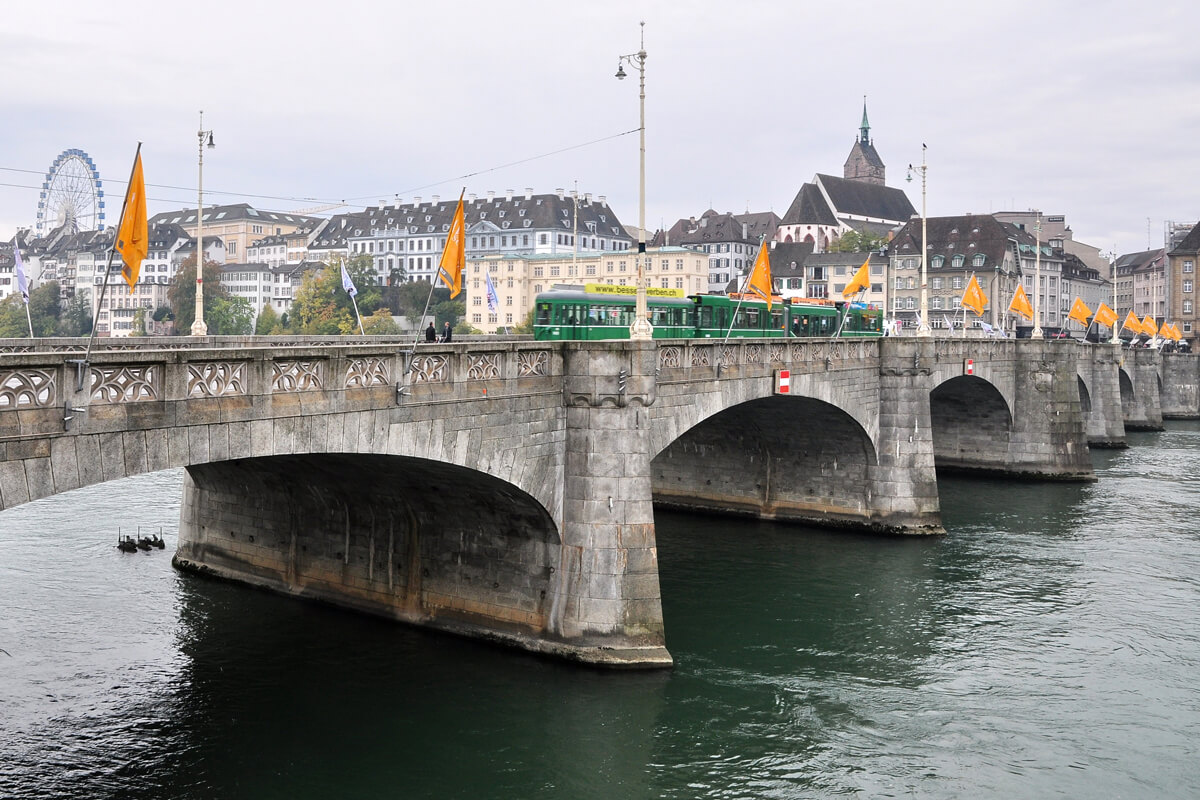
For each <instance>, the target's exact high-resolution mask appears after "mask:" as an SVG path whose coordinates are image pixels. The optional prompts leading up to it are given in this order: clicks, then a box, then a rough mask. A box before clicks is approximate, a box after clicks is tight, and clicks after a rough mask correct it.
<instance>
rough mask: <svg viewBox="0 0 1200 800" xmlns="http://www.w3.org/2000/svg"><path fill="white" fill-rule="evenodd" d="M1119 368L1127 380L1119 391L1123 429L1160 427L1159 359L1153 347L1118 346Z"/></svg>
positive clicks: (1156, 429)
mask: <svg viewBox="0 0 1200 800" xmlns="http://www.w3.org/2000/svg"><path fill="white" fill-rule="evenodd" d="M1121 352H1122V354H1123V355H1124V365H1123V369H1124V370H1125V374H1126V375H1127V376H1128V377H1129V384H1128V385H1127V386H1125V387H1124V390H1123V391H1122V392H1121V405H1122V411H1123V413H1124V415H1125V429H1126V430H1130V431H1161V430H1162V429H1163V422H1162V421H1163V415H1162V406H1161V404H1160V400H1159V374H1158V370H1159V359H1160V358H1161V356H1160V355H1159V354H1158V351H1156V350H1149V349H1146V348H1131V349H1128V350H1122V351H1121Z"/></svg>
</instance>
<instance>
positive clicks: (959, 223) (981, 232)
mask: <svg viewBox="0 0 1200 800" xmlns="http://www.w3.org/2000/svg"><path fill="white" fill-rule="evenodd" d="M1024 237H1025V234H1024V232H1023V231H1021V230H1020V229H1019V228H1017V227H1016V226H1015V225H1010V224H1008V223H1002V222H999V221H998V220H997V219H996V218H995V217H993V216H992V215H990V214H966V215H963V216H958V217H929V218H928V219H927V220H926V239H927V241H928V243H929V257H930V258H931V259H932V258H933V257H934V256H937V255H940V256H943V257H944V258H945V262H944V265H943V266H944V268H946V269H952V268H954V267H953V265H952V263H951V259H952V258H953V257H954V256H955V255H960V254H961V255H963V256H965V257H966V258H967V259H968V261H967V265H966V266H965V267H958V268H957V269H970V268H971V263H970V259H971V258H972V257H973V256H974V255H975V254H977V253H982V254H983V255H984V257H985V261H984V267H985V268H987V269H993V268H995V267H997V266H999V265H1001V264H1003V263H1004V256H1005V254H1006V253H1007V252H1009V249H1010V246H1011V243H1012V242H1013V241H1018V242H1022V243H1026V244H1028V245H1030V246H1032V245H1033V237H1032V236H1030V237H1028V239H1029V241H1028V242H1023V239H1024ZM889 251H890V252H891V253H892V255H894V256H898V257H905V256H913V257H915V258H920V257H921V220H919V219H914V220H910V221H909V222H908V223H907V224H906V225H904V226H903V227H902V228H901V229H900V230H899V231H898V232H897V233H896V235H895V237H893V239H892V243H891V245H890V249H889ZM931 268H933V267H932V266H931Z"/></svg>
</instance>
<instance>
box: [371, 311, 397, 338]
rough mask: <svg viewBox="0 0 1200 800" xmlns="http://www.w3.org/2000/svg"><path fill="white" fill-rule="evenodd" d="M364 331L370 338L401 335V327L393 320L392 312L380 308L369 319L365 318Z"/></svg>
mask: <svg viewBox="0 0 1200 800" xmlns="http://www.w3.org/2000/svg"><path fill="white" fill-rule="evenodd" d="M363 330H364V331H366V333H367V335H368V336H394V335H397V334H399V333H400V326H399V325H397V324H396V320H394V319H392V312H391V311H389V310H388V309H386V308H380V309H377V310H376V311H375V313H374V314H372V315H371V316H369V317H363Z"/></svg>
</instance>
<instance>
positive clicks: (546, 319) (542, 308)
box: [537, 303, 550, 325]
mask: <svg viewBox="0 0 1200 800" xmlns="http://www.w3.org/2000/svg"><path fill="white" fill-rule="evenodd" d="M537 324H538V325H549V324H550V304H549V303H538V307H537Z"/></svg>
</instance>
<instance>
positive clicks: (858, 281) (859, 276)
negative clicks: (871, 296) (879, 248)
mask: <svg viewBox="0 0 1200 800" xmlns="http://www.w3.org/2000/svg"><path fill="white" fill-rule="evenodd" d="M870 263H871V256H870V255H868V256H867V260H866V261H864V262H863V265H862V266H861V267H859V268H858V272H856V273H854V277H853V278H851V279H850V282H849V283H847V284H846V288H845V289H842V297H845V298H849V297H850V296H851V295H855V294H858V293H859V292H862V291H866V290H867V289H870V288H871V276H870V274H869V273H868V265H869V264H870Z"/></svg>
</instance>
